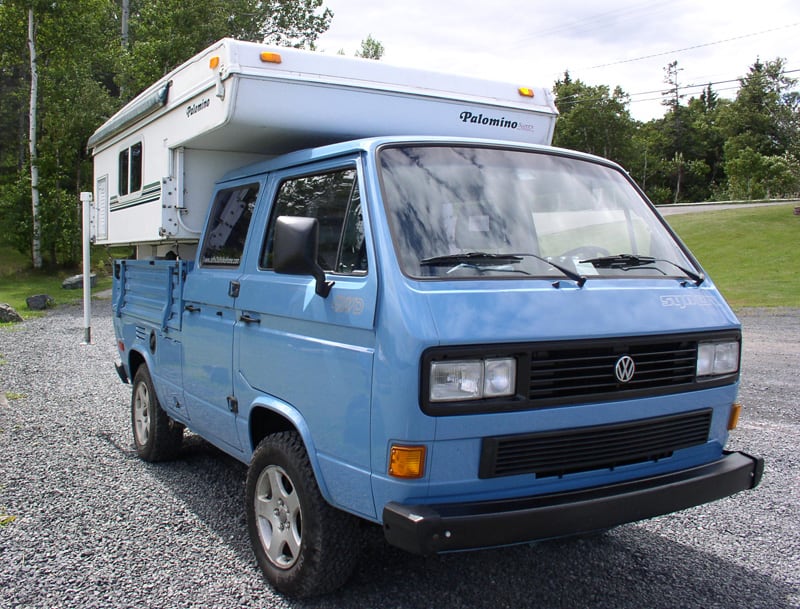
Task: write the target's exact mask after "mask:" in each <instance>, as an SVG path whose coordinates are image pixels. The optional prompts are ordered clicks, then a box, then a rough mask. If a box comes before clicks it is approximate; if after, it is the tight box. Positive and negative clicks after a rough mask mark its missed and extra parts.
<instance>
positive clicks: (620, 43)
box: [317, 0, 800, 121]
mask: <svg viewBox="0 0 800 609" xmlns="http://www.w3.org/2000/svg"><path fill="white" fill-rule="evenodd" d="M324 4H325V6H327V7H328V8H330V9H331V10H332V11H333V13H334V17H333V21H332V22H331V27H330V28H329V29H328V31H327V32H326V33H325V34H323V35H322V36H321V37H320V38H319V39H318V40H317V48H318V49H319V50H321V51H323V52H326V53H336V52H339V51H340V50H343V51H344V52H345V54H347V55H353V54H355V52H356V51H357V50H358V49H360V47H361V41H362V40H364V39H365V38H367V36H368V35H371V36H372V37H373V38H374V39H376V40H378V41H379V42H380V43H381V44H383V46H384V48H385V53H384V56H383V59H382V61H384V62H386V63H392V64H396V65H405V66H415V67H424V68H426V69H430V70H434V71H440V72H451V73H459V74H468V75H473V76H477V77H480V78H486V79H491V80H501V81H509V82H512V83H514V84H515V85H518V86H543V87H547V88H551V89H552V87H553V84H554V83H555V82H556V81H557V80H559V79H561V78H562V77H563V75H564V72H565V71H566V70H569V73H570V76H571V77H572V79H573V80H577V79H580V80H581V81H583V82H584V83H586V84H588V85H608V86H609V88H611V89H612V90H613V88H614V87H616V86H619V87H621V88H622V90H623V91H624V92H625V93H627V94H629V95H630V96H631V103H630V105H629V110H630V112H631V115H632V116H633V118H635V119H637V120H642V121H647V120H650V119H652V118H659V117H661V116H663V114H664V106H663V105H662V104H661V100H662V96H661V92H662V91H664V90H665V89H667V88H669V86H668V85H666V84H665V68H666V66H667V65H668V64H669V63H670V62H673V61H677V62H678V65H677V67H678V73H677V78H678V84H679V86H681V87H686V88H683V89H682V90H681V93H682V94H684V95H685V96H686V97H685V98H684V99H683V103H686V101H688V99H689V98H690V97H692V96H694V97H698V96H699V95H700V93H701V91H702V89H703V87H705V86H707V85H708V83H712V88H713V89H714V90H715V91H717V93H718V94H719V95H720V96H721V97H729V98H733V97H734V96H735V95H736V89H737V88H738V80H737V79H739V78H742V77H743V76H745V75H746V74H747V72H748V69H749V68H750V66H752V65H753V64H754V63H755V61H756V60H757V59H759V58H760V59H761V61H762V62H765V61H770V60H773V59H776V58H778V57H780V58H783V59H784V60H785V69H786V71H787V72H788V74H787V75H788V76H790V77H794V78H798V79H800V2H798V1H797V0H759V1H753V0H750V1H748V2H745V1H741V0H728V1H720V0H649V1H642V0H638V1H637V0H631V1H627V2H626V1H623V0H604V1H603V2H591V1H589V0H551V1H549V2H542V1H540V0H458V1H453V0H324ZM792 70H796V72H791V71H792ZM692 85H694V86H692Z"/></svg>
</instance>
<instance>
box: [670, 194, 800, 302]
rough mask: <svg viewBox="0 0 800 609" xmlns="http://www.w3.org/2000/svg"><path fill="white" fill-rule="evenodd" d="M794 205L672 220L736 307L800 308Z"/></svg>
mask: <svg viewBox="0 0 800 609" xmlns="http://www.w3.org/2000/svg"><path fill="white" fill-rule="evenodd" d="M793 208H794V204H787V205H776V206H772V207H751V208H745V209H729V210H724V211H714V212H703V213H691V214H678V215H674V216H669V217H667V221H668V222H669V224H670V226H672V228H673V229H675V231H676V232H677V233H678V235H680V237H681V239H682V240H683V241H684V243H686V245H688V246H689V248H690V249H691V250H692V252H693V253H694V255H695V257H696V258H697V259H698V260H699V261H700V264H702V265H703V268H705V270H706V271H707V272H708V274H709V275H710V276H711V278H712V279H713V280H714V283H715V284H716V285H717V287H718V288H719V289H720V290H721V291H722V294H723V295H724V296H725V298H726V299H727V301H728V302H729V303H730V304H731V306H733V307H736V308H739V307H800V216H795V215H793V213H792V210H793Z"/></svg>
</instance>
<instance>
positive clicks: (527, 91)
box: [517, 87, 533, 97]
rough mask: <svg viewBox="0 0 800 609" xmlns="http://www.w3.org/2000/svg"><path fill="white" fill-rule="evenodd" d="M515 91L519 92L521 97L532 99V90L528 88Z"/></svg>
mask: <svg viewBox="0 0 800 609" xmlns="http://www.w3.org/2000/svg"><path fill="white" fill-rule="evenodd" d="M517 91H519V94H520V95H522V97H533V89H530V88H528V87H520V88H519V89H517Z"/></svg>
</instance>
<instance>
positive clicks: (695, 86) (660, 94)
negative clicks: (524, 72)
mask: <svg viewBox="0 0 800 609" xmlns="http://www.w3.org/2000/svg"><path fill="white" fill-rule="evenodd" d="M795 72H800V68H797V69H793V70H782V71H781V74H793V73H795ZM741 80H742V78H732V79H726V80H717V81H711V82H706V83H698V84H690V85H682V86H680V87H677V89H678V91H685V90H687V89H699V88H704V87H708V86H714V85H724V84H728V83H733V82H741ZM738 88H739V87H738V86H736V87H723V88H721V89H715V91H716V92H720V91H733V90H735V89H738ZM656 94H658V97H650V98H646V99H631V98H632V97H634V96H640V95H656ZM663 94H664V90H663V89H657V90H652V91H640V92H639V93H625V96H626V97H627V98H628V103H637V102H648V101H657V100H659V99H663ZM574 98H578V99H577V103H586V102H594V101H600V100H602V99H604V97H594V98H592V97H589V98H585V97H584V98H581V97H580V95H579V94H575V95H568V96H566V97H562V98H561V99H560V100H559V101H569V100H571V99H574Z"/></svg>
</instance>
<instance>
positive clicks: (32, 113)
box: [28, 5, 42, 269]
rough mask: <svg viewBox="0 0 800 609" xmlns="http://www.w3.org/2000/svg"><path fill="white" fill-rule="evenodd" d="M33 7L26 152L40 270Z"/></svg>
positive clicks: (35, 257)
mask: <svg viewBox="0 0 800 609" xmlns="http://www.w3.org/2000/svg"><path fill="white" fill-rule="evenodd" d="M35 25H36V23H35V19H34V15H33V5H31V6H29V7H28V49H29V53H30V58H31V72H30V74H31V101H30V105H29V112H28V124H29V129H28V150H29V154H30V166H31V224H32V231H31V232H32V236H31V259H32V262H33V268H35V269H40V268H42V240H41V234H42V229H41V224H40V222H39V154H38V152H37V148H36V140H37V131H36V125H37V121H38V118H39V114H38V105H39V69H38V67H37V64H36V35H35V31H36V27H35Z"/></svg>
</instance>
